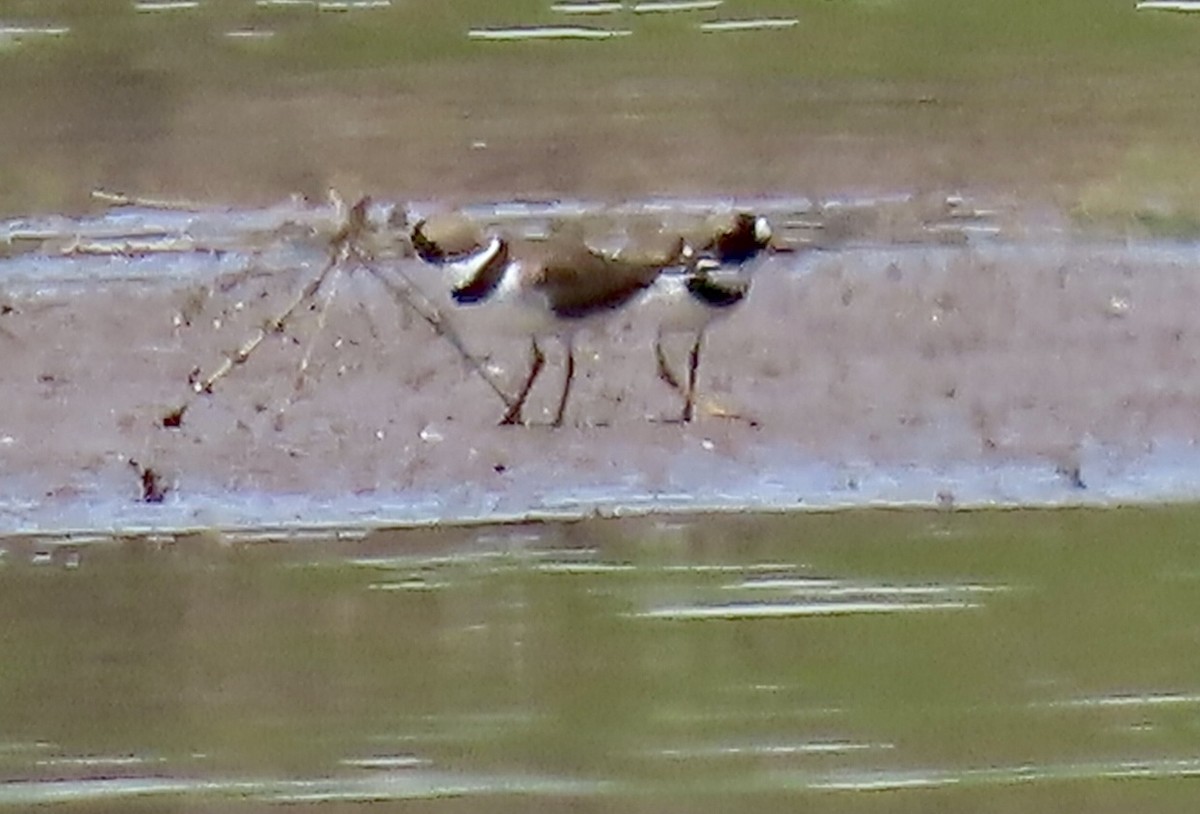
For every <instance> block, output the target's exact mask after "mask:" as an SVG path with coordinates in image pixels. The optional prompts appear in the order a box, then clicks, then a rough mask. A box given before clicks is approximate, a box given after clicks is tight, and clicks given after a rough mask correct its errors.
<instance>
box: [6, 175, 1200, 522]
mask: <svg viewBox="0 0 1200 814" xmlns="http://www.w3.org/2000/svg"><path fill="white" fill-rule="evenodd" d="M908 200H909V201H910V204H911V205H910V206H909V208H908V209H907V210H903V211H905V212H906V214H905V215H904V217H900V216H899V215H898V214H897V212H898V211H900V210H897V209H896V207H895V203H894V199H891V198H889V199H880V200H877V201H874V202H867V203H866V204H861V203H860V204H858V205H857V206H858V207H859V208H858V210H856V211H857V215H856V216H855V217H849V216H848V215H847V214H846V212H847V211H849V210H848V209H846V208H845V207H843V210H842V211H840V212H839V211H838V208H837V207H832V208H831V207H825V208H823V209H822V214H823V215H824V216H825V217H827V218H830V220H829V223H828V225H826V224H818V226H817V227H816V228H815V230H814V226H813V223H812V220H811V218H809V219H807V220H806V219H805V218H804V217H800V216H798V215H795V213H793V215H792V216H787V217H788V218H790V219H788V220H787V222H788V223H789V224H792V226H791V227H790V228H791V232H790V233H789V234H790V238H789V239H791V240H793V241H794V243H795V247H796V248H797V249H798V251H796V252H794V253H788V254H780V255H777V256H776V257H775V258H773V259H771V260H770V261H768V262H767V263H766V264H765V265H764V266H763V267H762V268H761V269H760V270H759V272H758V273H757V275H756V279H755V283H754V286H753V289H752V294H751V296H750V298H749V300H748V302H747V303H746V305H745V306H744V307H742V308H741V309H739V310H738V311H737V312H736V313H734V314H733V315H732V316H731V317H730V318H729V319H728V320H725V321H722V322H721V323H719V324H717V325H716V326H715V327H714V328H713V329H712V331H711V335H710V337H709V341H708V343H707V346H706V349H705V354H704V357H703V361H702V367H701V391H702V400H701V409H700V415H699V417H698V420H697V421H695V422H694V423H693V424H691V425H687V426H678V425H671V424H663V423H661V422H660V421H657V420H656V419H659V418H661V417H663V416H667V415H670V414H671V413H672V412H674V411H676V410H677V409H678V405H677V403H676V402H677V399H676V397H675V394H674V393H672V392H671V391H670V390H668V389H667V388H666V387H665V386H664V385H663V384H662V383H661V382H659V381H658V380H657V379H656V378H655V375H654V366H653V356H652V353H651V352H650V348H651V344H652V338H653V330H654V326H652V325H648V324H645V320H639V318H638V314H637V310H636V309H630V310H629V312H628V313H627V314H622V320H621V321H619V323H618V324H616V325H613V326H610V328H609V329H608V330H607V332H606V334H605V335H602V336H585V337H583V338H582V339H581V341H580V343H579V349H580V351H581V353H580V355H579V358H580V369H579V379H578V381H577V388H578V389H577V391H576V394H575V397H574V400H573V403H572V407H571V412H570V413H569V415H568V422H567V423H568V426H566V427H563V428H561V429H559V430H553V429H551V428H549V427H545V426H538V424H539V423H542V422H544V421H546V420H547V417H548V415H549V413H548V412H547V411H548V410H549V408H550V402H551V401H553V395H554V391H555V388H556V387H557V382H558V378H557V377H558V376H560V375H561V370H560V362H561V358H560V355H561V351H560V350H559V349H558V348H557V347H553V346H552V347H551V348H550V359H549V369H548V371H547V373H546V374H545V377H544V381H542V382H541V383H539V388H538V390H536V391H535V393H534V397H533V400H532V401H531V405H530V406H531V410H530V412H529V414H528V415H529V417H530V418H531V420H532V423H533V424H534V426H529V427H524V428H511V427H507V428H506V427H497V426H495V422H496V420H497V419H498V417H499V415H500V413H501V412H502V404H501V402H500V401H499V399H497V398H496V397H495V396H494V394H491V393H490V392H489V391H488V390H487V388H486V387H485V386H484V385H483V383H482V382H481V381H479V380H478V379H477V378H476V377H474V376H473V375H471V373H470V371H469V370H468V369H467V368H466V366H465V365H464V364H463V362H462V360H461V359H460V358H457V357H456V355H455V353H454V352H453V350H452V349H451V348H450V347H449V346H448V345H447V344H446V343H445V342H444V341H443V340H440V339H438V338H437V337H436V336H435V335H434V334H433V333H432V332H431V331H430V330H429V327H428V325H426V324H424V323H423V322H421V320H420V319H418V318H416V317H415V316H414V315H413V314H411V313H407V312H406V311H405V309H403V308H401V307H400V306H398V305H397V302H396V300H395V299H394V298H393V297H392V296H391V295H390V294H389V293H388V290H387V289H386V288H385V287H384V286H382V285H381V284H380V281H379V280H378V279H376V278H374V277H373V276H372V275H371V274H368V273H364V272H363V271H362V270H358V271H354V270H350V269H347V270H346V271H344V272H343V273H341V274H339V275H337V279H336V280H335V281H333V285H332V286H331V287H327V288H326V289H325V290H324V293H323V294H322V295H321V296H320V297H318V301H316V302H314V306H313V307H311V308H303V309H300V310H299V311H298V312H297V315H296V316H295V318H293V319H291V320H289V322H288V325H287V326H286V330H284V331H283V332H281V333H279V334H274V335H271V336H268V337H267V338H266V340H265V341H264V342H263V343H262V345H261V347H260V348H258V349H257V350H256V351H255V353H254V355H253V358H252V359H251V360H250V361H249V362H248V363H247V364H245V365H244V366H241V367H239V368H237V369H236V370H234V371H233V372H232V373H231V374H230V375H229V376H228V377H226V378H224V379H222V380H221V381H220V382H219V384H218V386H217V387H216V388H215V391H214V393H213V394H211V395H209V396H201V397H195V396H193V395H191V394H190V390H189V384H188V383H189V380H194V378H195V376H196V375H197V374H196V371H197V369H199V370H200V371H210V370H212V369H213V368H214V367H215V366H217V365H219V364H220V362H221V360H222V359H223V358H224V357H225V356H226V355H227V354H229V353H232V352H234V350H235V349H236V348H237V347H239V346H240V345H242V344H243V343H244V342H245V341H246V340H247V338H248V337H250V336H252V335H253V334H254V332H255V331H256V330H257V329H258V328H259V327H260V326H261V325H262V324H263V323H264V322H265V321H267V320H269V319H270V318H272V317H273V316H275V315H276V314H277V313H278V312H279V310H280V309H281V308H282V307H283V306H284V305H285V304H286V303H287V302H288V301H289V298H291V297H293V296H294V295H295V294H296V292H298V291H300V290H301V289H302V288H303V287H304V286H305V285H306V284H307V283H309V282H310V281H311V280H312V278H313V275H314V274H316V273H317V271H318V270H319V268H320V267H321V265H322V263H323V262H324V253H323V252H324V249H323V247H322V243H321V239H320V234H321V227H320V225H319V224H320V222H321V218H322V217H323V215H322V213H320V212H319V211H316V210H312V209H310V208H304V209H297V210H296V212H297V213H300V214H295V216H294V217H292V216H289V218H290V220H289V221H288V222H289V224H290V226H289V229H290V230H291V231H286V230H285V232H284V233H283V234H282V236H280V235H279V234H276V233H274V232H272V231H271V230H270V229H267V228H265V227H264V224H267V223H268V221H270V219H271V217H272V216H271V215H270V213H271V211H272V210H252V211H246V212H234V213H224V214H223V215H221V217H225V218H227V221H221V220H220V218H219V217H216V216H214V215H213V213H199V214H196V213H193V214H191V215H180V214H179V213H174V214H170V213H157V214H153V217H152V216H151V214H148V213H146V212H139V211H136V210H130V209H128V208H121V207H118V208H114V209H112V210H111V211H110V212H109V213H108V214H107V215H105V216H103V217H101V218H99V219H95V220H92V221H87V222H78V223H76V224H75V236H76V238H79V236H80V235H83V242H82V243H77V245H76V246H74V247H71V246H68V247H67V249H64V248H63V247H62V244H61V243H59V242H55V240H54V239H52V238H50V237H47V235H46V234H42V240H43V242H42V243H41V244H39V245H38V246H36V247H34V248H33V249H32V250H30V246H29V245H25V246H24V247H23V250H22V251H21V252H19V253H17V254H15V255H14V256H12V257H10V258H9V259H7V260H0V292H2V296H3V304H4V314H3V316H0V329H2V333H0V343H2V344H3V345H4V346H5V357H6V362H7V363H6V365H4V367H3V369H2V370H0V389H2V391H3V392H4V393H5V396H6V398H5V406H4V407H3V408H2V409H0V479H2V482H3V485H2V487H0V495H2V496H3V499H2V501H0V528H3V530H5V531H7V532H45V533H52V532H60V531H67V530H72V531H74V532H85V531H87V530H89V529H91V530H117V529H129V528H138V529H143V530H146V531H154V530H156V529H166V530H169V529H191V528H201V527H208V528H222V529H247V530H248V529H251V528H257V529H263V528H265V529H272V528H274V529H281V528H294V529H300V528H312V527H321V528H326V527H331V526H357V527H374V526H387V525H405V524H410V523H411V524H418V525H420V524H428V523H434V522H451V523H460V522H475V521H479V520H495V521H500V520H504V519H508V520H520V519H537V518H572V517H587V516H593V515H596V514H609V513H612V514H619V513H644V512H695V511H703V510H718V511H734V510H739V509H745V510H759V509H761V510H782V509H793V508H794V509H826V508H839V507H855V506H935V507H938V506H940V507H943V508H947V507H968V506H993V505H1001V506H1009V505H1112V504H1115V503H1127V502H1135V503H1136V502H1155V501H1177V500H1191V499H1195V498H1196V497H1197V496H1200V474H1193V473H1200V452H1198V451H1197V449H1196V439H1197V438H1200V376H1198V375H1197V374H1198V373H1200V353H1198V349H1200V325H1197V324H1196V322H1195V319H1194V315H1193V310H1192V309H1191V307H1190V303H1192V302H1195V301H1196V298H1197V295H1198V294H1200V291H1198V290H1197V289H1198V287H1200V279H1198V278H1197V275H1196V273H1195V267H1194V261H1195V257H1196V247H1195V246H1194V245H1192V244H1187V243H1181V242H1169V241H1161V242H1148V241H1147V242H1138V243H1133V242H1127V241H1126V242H1119V241H1112V240H1099V239H1096V238H1094V237H1091V238H1088V237H1083V236H1080V235H1077V234H1072V233H1070V232H1068V231H1064V230H1061V229H1058V228H1054V229H1047V228H1041V229H1040V230H1039V229H1035V228H1031V227H1029V226H1028V223H1029V221H1022V220H1021V219H1020V218H1019V217H1014V216H1013V213H1012V211H1011V210H1003V209H1002V208H996V207H988V206H985V205H983V204H982V203H978V202H977V205H976V204H972V206H971V211H972V212H974V213H976V214H978V217H972V218H968V219H964V218H961V217H958V218H955V217H949V216H947V215H946V212H945V209H944V202H945V201H946V200H950V198H948V197H947V198H942V199H941V200H942V202H943V204H942V206H941V208H938V207H935V208H934V210H931V209H929V207H928V205H927V204H928V199H927V198H921V199H919V200H918V199H917V198H909V199H908ZM881 201H882V202H881ZM655 205H659V204H655ZM677 205H681V204H677ZM518 206H525V207H526V209H525V210H521V211H523V212H524V215H520V217H525V218H526V219H528V220H530V222H533V221H536V218H537V217H540V215H538V214H537V213H535V215H534V216H531V215H530V214H529V209H528V205H524V204H522V205H518ZM759 206H760V207H765V208H766V209H768V210H770V208H771V205H770V204H769V203H762V202H759ZM787 206H789V207H791V208H792V209H795V208H796V203H795V201H789V202H787ZM954 206H960V207H961V206H963V204H962V202H960V201H955V203H954ZM889 207H891V208H890V209H889ZM783 208H786V207H783V206H782V204H781V205H780V210H781V211H780V212H776V213H775V217H776V218H777V220H782V219H784V218H785V216H784V215H783V214H782V213H781V212H782V209H783ZM935 210H936V211H935ZM497 211H498V212H500V211H501V210H500V209H497ZM516 211H518V210H517V209H513V208H512V207H509V208H508V209H504V210H503V212H502V213H501V214H503V215H504V216H505V217H509V218H518V219H519V217H518V215H514V214H513V212H516ZM931 212H932V213H933V214H931ZM504 213H507V214H504ZM830 213H833V214H832V215H831V214H830ZM997 213H999V214H997ZM518 214H519V213H518ZM301 215H303V217H301ZM935 215H936V217H935ZM214 217H216V220H214ZM155 218H157V220H155ZM304 218H309V221H306V222H303V223H301V222H300V221H303V219H304ZM218 222H219V223H224V226H222V227H221V228H228V227H229V224H230V223H233V224H239V226H238V227H237V228H242V227H253V229H250V228H247V229H245V230H244V231H243V233H241V234H240V235H234V236H231V235H229V234H224V235H223V236H222V234H223V233H221V232H220V229H218V228H217V227H216V226H215V225H214V223H218ZM1037 222H1038V223H1044V222H1045V221H1044V220H1043V219H1040V218H1039V219H1038V220H1037ZM134 223H138V224H140V225H141V226H142V227H146V226H147V224H148V223H150V224H151V225H154V224H157V226H158V227H160V231H161V232H162V233H163V235H165V237H163V236H162V235H160V239H164V240H176V241H180V240H185V239H186V240H192V241H193V244H190V245H181V246H177V247H175V250H153V251H151V250H147V249H145V247H142V248H141V249H138V247H137V246H133V249H132V250H131V249H130V246H131V245H132V244H130V243H129V241H132V240H135V239H146V235H145V234H142V233H138V232H137V229H133V228H132V227H131V224H134ZM181 223H183V224H186V225H183V226H181V225H180V224H181ZM946 224H949V225H950V226H954V227H956V228H957V229H958V231H957V232H956V233H954V234H953V235H951V237H949V238H948V237H947V234H948V233H947V231H946V230H947V228H949V227H948V226H947V225H946ZM36 225H37V224H36V223H33V222H31V221H28V220H27V221H20V222H18V221H9V222H7V223H5V224H0V226H3V228H5V229H7V230H8V237H9V240H8V244H9V245H10V246H15V245H18V244H19V243H20V240H15V239H13V237H14V235H18V236H22V235H23V236H24V239H25V240H30V239H32V238H30V237H29V235H31V234H34V232H35V227H36ZM60 226H61V224H60ZM934 227H936V228H934ZM21 230H24V231H21ZM105 230H107V232H105ZM122 230H124V231H125V232H126V233H127V234H125V235H124V236H123V237H122V236H121V235H120V234H119V233H120V232H121V231H122ZM256 230H257V231H256ZM914 230H915V231H914ZM68 231H69V230H68ZM143 231H144V230H143ZM251 232H253V233H254V234H256V235H258V238H256V239H255V240H250V239H249V238H248V237H247V235H248V234H250V233H251ZM18 233H19V234H18ZM101 233H104V234H101ZM135 233H136V234H135ZM131 234H133V235H134V236H132V237H131V236H130V235H131ZM814 234H818V235H820V238H819V239H814V237H813V235H814ZM139 235H140V236H139ZM914 235H916V236H917V238H919V239H914V237H913V236H914ZM264 236H265V237H264ZM234 237H236V238H237V239H236V240H235V239H233V238H234ZM226 238H228V239H226ZM222 239H225V242H224V243H222V242H221V240H222ZM106 240H107V241H109V243H108V244H104V243H103V241H106ZM122 240H124V241H125V244H121V243H120V241H122ZM238 240H240V241H243V242H242V243H241V244H239V243H238ZM89 241H90V243H89ZM97 241H99V242H97ZM114 241H115V243H114ZM206 242H207V243H206ZM202 244H204V245H202ZM217 244H220V246H219V248H215V249H214V248H213V246H215V245H217ZM89 245H90V246H91V249H92V250H91V251H80V246H84V247H87V246H89ZM102 245H109V246H113V245H115V246H116V247H117V248H116V249H114V250H113V251H112V252H110V253H107V254H106V253H105V252H103V251H99V250H96V247H97V246H102ZM122 245H124V249H122V248H121V246H122ZM380 262H382V263H384V264H385V265H386V264H394V265H393V266H392V269H393V270H395V271H399V272H402V273H403V274H405V275H408V276H409V277H410V278H411V279H412V280H414V281H415V282H417V283H418V284H419V285H420V286H421V288H422V290H423V291H426V292H427V293H429V294H430V295H431V296H432V297H433V298H434V299H435V301H436V302H438V303H439V305H440V306H441V307H443V308H444V309H446V310H447V311H453V309H452V307H451V306H450V304H449V303H448V301H447V300H446V297H445V292H444V290H441V288H440V286H439V281H438V280H436V279H435V278H434V277H433V276H432V272H431V271H430V270H429V269H428V268H425V267H423V266H422V265H421V264H420V263H419V262H418V261H415V260H412V259H408V258H400V257H394V258H387V259H383V260H381V261H380ZM439 298H440V299H439ZM324 303H327V306H325V305H323V304H324ZM469 316H470V318H469V319H465V320H462V321H461V323H460V324H459V323H456V324H459V327H460V328H461V330H462V332H463V335H464V338H465V339H466V340H467V342H468V345H469V347H471V348H472V349H473V350H474V351H475V352H476V353H477V355H479V356H481V357H484V358H486V360H487V362H488V364H489V365H490V369H492V370H493V371H494V372H495V374H496V375H497V376H498V377H500V378H501V380H503V381H516V380H517V379H518V378H519V376H520V374H521V365H522V364H523V363H524V361H525V356H524V351H525V346H524V345H523V343H521V342H517V341H513V340H512V339H511V338H510V337H505V336H502V335H499V334H497V333H496V332H495V331H494V322H492V321H490V319H489V318H479V319H477V318H476V317H475V314H474V313H472V314H471V315H469ZM683 351H684V348H683V345H682V344H676V345H674V346H672V352H673V353H675V354H682V353H683ZM677 358H678V357H677ZM302 368H303V372H301V370H302ZM185 401H186V402H187V403H189V404H190V406H189V407H188V410H187V413H186V419H185V421H184V422H183V423H182V425H181V426H179V427H177V428H164V427H163V426H162V417H163V416H164V415H165V414H167V413H168V412H169V411H170V410H171V409H172V407H173V406H175V405H178V404H180V403H183V402H185ZM148 473H149V475H150V476H152V477H151V478H150V479H149V481H148V479H147V474H148ZM148 482H149V483H150V485H151V486H152V487H153V489H152V490H150V491H147V488H146V487H147V483H148ZM154 490H157V491H154Z"/></svg>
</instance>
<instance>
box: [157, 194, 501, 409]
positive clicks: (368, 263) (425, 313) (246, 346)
mask: <svg viewBox="0 0 1200 814" xmlns="http://www.w3.org/2000/svg"><path fill="white" fill-rule="evenodd" d="M369 204H370V199H368V198H363V199H362V200H360V201H359V202H358V203H356V204H355V205H354V206H353V207H351V208H350V210H349V211H348V212H347V213H346V218H345V220H344V222H343V224H342V227H341V228H340V229H339V230H338V231H337V233H336V234H334V236H333V237H332V238H331V239H330V241H329V245H330V252H329V261H328V262H327V263H326V264H325V265H324V266H323V267H322V268H321V271H320V272H319V273H318V274H317V276H316V277H314V278H313V279H312V280H311V281H310V282H309V283H308V285H306V286H304V288H302V289H301V290H300V291H299V292H298V293H297V294H296V296H295V297H293V298H292V300H291V302H289V303H288V305H287V307H286V308H284V309H283V310H282V311H280V312H279V313H278V314H277V315H276V316H274V317H273V318H271V319H269V320H267V321H266V322H265V323H264V324H263V325H261V326H260V327H259V328H258V329H257V330H256V331H255V332H254V334H253V336H251V337H250V339H248V340H247V341H245V342H243V343H242V344H241V346H239V347H238V349H237V350H236V351H234V352H233V353H232V354H230V355H226V356H225V358H224V359H223V360H222V361H221V364H220V365H218V366H217V368H216V369H215V370H214V371H213V372H212V373H210V374H208V375H207V376H205V377H203V378H201V379H199V380H197V381H196V382H194V383H193V384H192V389H193V390H194V392H195V393H196V394H197V395H208V394H211V393H212V392H213V388H214V387H215V386H216V384H217V383H218V382H219V381H220V380H221V379H223V378H225V377H226V376H228V375H229V374H230V373H231V372H233V370H234V369H235V368H237V367H240V366H241V365H244V364H245V363H246V362H247V361H249V359H250V356H251V355H252V354H253V353H254V352H255V351H256V350H257V349H258V347H259V345H261V344H262V343H263V341H265V340H266V338H267V337H268V336H270V335H271V334H275V333H279V332H280V331H282V330H283V328H284V326H285V325H286V324H287V321H288V320H289V319H291V317H292V315H293V314H294V313H296V310H297V309H298V308H300V306H301V305H302V304H303V303H305V302H306V301H308V300H309V299H311V298H313V297H315V296H316V294H317V292H318V291H320V289H321V286H322V285H324V284H325V281H326V280H327V279H328V278H329V275H330V274H332V273H334V272H335V271H337V270H338V269H340V268H342V267H343V266H344V265H345V264H346V263H347V262H348V261H349V260H351V259H353V260H354V261H355V262H356V263H357V264H358V265H359V266H361V267H362V268H363V269H365V270H366V271H368V272H370V274H371V275H372V276H374V277H375V278H376V279H377V280H379V281H380V282H381V283H383V284H384V286H385V287H386V288H387V290H388V293H390V294H391V295H392V297H393V298H394V299H395V300H396V301H397V302H398V303H399V304H400V305H402V306H405V307H408V308H411V309H412V310H413V312H414V313H416V314H417V316H419V317H420V318H421V319H422V320H424V321H425V322H426V323H427V324H428V325H429V327H430V328H432V329H433V332H434V333H435V334H436V335H437V336H439V337H441V338H442V339H445V340H446V341H447V342H449V343H450V345H451V346H452V347H453V348H454V349H455V350H456V351H457V352H458V354H459V356H461V357H462V358H463V361H465V362H466V363H467V366H468V367H469V368H470V369H471V370H472V371H473V372H474V373H475V374H477V375H478V376H479V377H480V378H481V379H482V380H483V381H484V382H485V383H486V384H487V385H488V387H490V388H491V389H492V391H493V392H494V393H495V394H496V395H497V396H499V397H500V400H501V401H502V402H504V406H505V407H506V408H511V407H512V406H513V404H514V400H513V397H512V396H510V395H509V394H508V393H506V392H505V391H504V388H503V387H502V386H501V385H500V382H499V381H497V379H496V377H495V376H494V375H493V374H492V372H491V371H490V370H488V368H487V367H486V366H485V365H484V363H483V362H481V361H480V360H479V359H478V358H476V357H475V356H474V355H473V354H472V353H471V352H470V351H469V350H468V349H467V346H466V344H465V343H464V342H463V340H462V337H460V336H459V335H458V332H457V331H455V330H454V328H453V326H452V325H451V324H450V323H449V322H447V321H446V319H445V318H444V317H443V316H442V314H441V312H440V311H439V310H438V308H437V306H436V305H434V304H433V302H432V301H430V300H429V298H428V297H426V296H425V295H424V294H422V293H421V292H420V290H419V289H418V287H417V286H416V284H415V283H413V282H412V280H411V279H410V278H409V277H408V276H407V275H406V274H404V273H403V272H400V271H396V273H395V276H394V277H392V276H388V275H385V274H384V273H383V272H382V271H381V270H380V269H379V268H377V267H376V265H375V262H374V260H373V258H371V257H370V255H369V254H368V253H367V252H366V251H365V250H364V249H363V248H362V237H363V235H365V234H366V232H367V231H368V230H369V229H370V228H371V226H370V223H369V221H368V219H367V206H368V205H369ZM190 406H191V402H190V401H189V402H187V403H185V404H183V405H182V406H180V407H178V408H176V409H174V410H172V411H170V412H168V413H167V414H166V415H165V416H163V419H162V425H163V426H164V427H169V428H175V427H179V426H180V425H181V424H182V423H183V416H184V414H185V413H186V412H187V410H188V408H189V407H190Z"/></svg>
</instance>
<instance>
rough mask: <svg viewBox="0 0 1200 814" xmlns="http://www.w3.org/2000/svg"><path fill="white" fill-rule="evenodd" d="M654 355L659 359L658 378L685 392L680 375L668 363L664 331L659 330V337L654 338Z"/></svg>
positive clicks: (672, 387) (674, 388)
mask: <svg viewBox="0 0 1200 814" xmlns="http://www.w3.org/2000/svg"><path fill="white" fill-rule="evenodd" d="M654 356H655V358H656V359H657V360H658V378H660V379H662V380H663V381H664V382H666V383H667V384H668V385H669V386H670V387H671V389H673V390H677V391H679V392H680V393H682V392H683V385H682V384H680V383H679V377H678V376H676V375H675V373H674V372H673V371H672V370H671V366H670V365H668V364H667V352H666V351H665V350H664V349H663V335H662V331H659V332H658V337H657V338H656V339H655V340H654Z"/></svg>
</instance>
